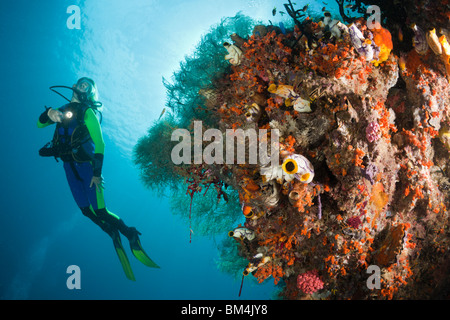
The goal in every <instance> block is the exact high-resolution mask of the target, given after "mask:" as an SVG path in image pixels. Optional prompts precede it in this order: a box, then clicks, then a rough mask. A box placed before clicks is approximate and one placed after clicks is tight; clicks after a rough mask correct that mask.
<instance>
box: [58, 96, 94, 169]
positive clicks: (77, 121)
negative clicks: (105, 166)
mask: <svg viewBox="0 0 450 320" xmlns="http://www.w3.org/2000/svg"><path fill="white" fill-rule="evenodd" d="M87 109H89V107H88V106H87V105H85V104H81V103H69V104H66V105H64V106H62V107H61V108H59V111H61V112H62V113H63V121H62V122H58V123H57V124H56V128H55V133H54V136H53V141H52V142H53V148H54V151H55V155H54V156H55V157H58V158H60V159H61V160H62V161H64V162H72V161H76V162H88V161H92V159H93V158H94V149H95V145H94V142H93V141H92V138H91V136H90V134H89V130H88V128H87V127H86V124H85V122H84V116H85V114H86V111H87Z"/></svg>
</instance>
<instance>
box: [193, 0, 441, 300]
mask: <svg viewBox="0 0 450 320" xmlns="http://www.w3.org/2000/svg"><path fill="white" fill-rule="evenodd" d="M340 2H342V3H340ZM357 2H358V4H361V3H364V1H357ZM400 2H402V1H400ZM289 3H290V1H289ZM338 3H339V4H340V5H342V6H343V5H345V1H338ZM394 3H395V6H397V5H399V4H398V1H394ZM408 3H410V4H411V6H412V8H407V9H402V11H401V12H402V14H403V15H404V16H405V17H407V18H408V19H405V20H404V21H403V22H402V24H401V25H400V24H399V23H400V22H399V21H398V20H397V19H395V18H393V15H392V14H390V15H388V19H387V21H388V22H389V21H391V20H393V19H394V20H393V22H391V24H389V23H387V24H386V25H383V26H381V25H378V26H377V27H376V28H375V29H370V28H368V27H367V23H366V20H364V19H363V18H360V19H353V20H352V21H351V23H350V21H347V22H346V21H345V19H343V20H344V21H342V22H341V21H336V20H334V21H335V22H333V21H332V20H327V18H329V17H328V16H327V15H325V19H322V20H320V21H312V20H311V19H305V20H304V21H302V22H298V21H295V26H294V27H293V28H291V29H288V30H286V29H284V28H278V27H275V26H272V25H271V26H265V25H258V26H256V27H255V28H254V31H253V34H252V35H250V36H248V37H247V36H245V35H239V34H234V35H233V37H232V39H233V40H234V41H233V43H227V45H225V46H224V48H223V56H224V57H225V56H226V58H227V60H230V59H233V60H232V62H233V63H230V65H231V66H230V68H231V69H230V71H229V72H228V73H227V74H225V75H223V76H221V77H219V78H216V79H214V81H212V82H211V84H209V85H207V86H205V87H204V88H202V92H201V94H200V95H201V97H202V99H203V101H204V108H205V112H207V113H208V114H209V115H210V116H211V117H213V118H214V119H217V121H216V122H215V123H214V126H215V127H216V128H218V129H220V130H221V132H226V130H227V129H278V130H279V133H280V140H279V147H280V162H279V163H278V165H272V167H270V166H269V167H268V166H267V165H266V166H263V165H262V164H247V163H244V164H237V163H236V162H235V163H234V164H232V163H231V164H230V163H227V164H209V165H207V164H202V165H201V166H199V165H194V164H192V165H191V166H190V169H188V170H187V171H188V172H190V173H191V174H192V175H193V176H195V175H196V176H198V177H200V178H198V179H197V180H196V179H195V178H191V180H189V181H188V182H193V181H196V184H195V185H196V186H198V185H199V184H202V183H203V182H201V181H204V182H205V183H208V184H209V185H214V186H215V188H216V190H217V191H218V198H219V199H220V197H221V196H222V197H223V194H224V190H225V189H226V188H227V187H228V188H232V189H234V190H236V191H237V192H238V193H239V200H240V203H241V209H242V213H243V214H244V215H245V219H246V220H245V221H246V222H245V224H244V225H242V226H236V227H240V228H244V229H245V230H246V231H245V232H250V233H251V234H252V237H242V236H241V237H235V238H234V239H235V240H236V241H237V242H238V244H239V254H240V256H241V257H244V258H246V259H247V260H248V266H247V267H246V268H245V270H243V271H244V274H247V275H248V276H254V277H256V278H257V279H258V280H259V281H260V282H262V281H265V280H267V279H269V278H273V280H274V282H275V283H276V284H277V283H280V285H281V284H282V286H283V290H282V291H281V293H280V295H281V297H282V298H284V299H325V298H326V299H400V298H402V299H417V298H419V299H423V298H449V296H450V289H449V288H450V281H449V280H450V278H449V276H448V274H449V271H450V269H449V266H450V255H449V240H450V239H449V229H448V227H449V213H448V207H449V206H450V203H449V202H450V193H449V190H450V181H449V178H448V177H449V174H450V166H449V149H450V140H449V139H450V134H449V128H450V95H449V89H450V87H449V79H450V74H449V71H450V69H449V67H448V65H449V63H450V61H449V55H450V50H448V49H449V47H448V38H447V29H446V28H447V27H448V17H449V10H448V1H435V2H431V1H408ZM425 3H427V4H425ZM291 5H292V4H291ZM380 5H381V4H380ZM386 6H387V4H384V3H383V4H382V5H381V8H382V9H383V10H385V8H386ZM402 8H403V7H402ZM438 8H444V9H445V10H446V12H447V13H446V16H445V15H444V16H442V14H441V13H439V14H438V18H436V19H434V20H433V17H434V15H433V12H437V10H438ZM386 10H387V9H386ZM390 10H391V9H389V10H387V13H389V12H390ZM429 11H430V12H429ZM414 14H417V15H416V16H415V15H414ZM411 17H417V18H416V20H413V18H411ZM431 21H433V24H434V25H431ZM406 23H408V24H410V25H409V26H407V27H405V24H406ZM412 23H415V24H414V25H411V24H412ZM403 29H405V30H406V29H407V31H405V32H404V33H403V32H402V33H401V34H402V36H401V37H400V36H399V35H398V34H399V31H400V30H403ZM433 29H434V30H433ZM338 31H339V32H338ZM403 41H405V42H406V41H410V43H414V46H411V45H405V44H403ZM230 46H233V47H235V48H233V50H231V49H230ZM230 55H231V56H230ZM212 127H213V126H211V128H212ZM191 129H192V128H191ZM206 129H207V127H205V128H204V130H206ZM207 145H208V143H206V142H204V147H206V146H207ZM300 156H301V157H300ZM247 162H249V161H247ZM205 175H207V178H205ZM191 185H192V184H191ZM191 189H192V188H191ZM228 231H229V230H224V232H228ZM240 232H243V231H240ZM241 234H244V233H241ZM369 266H375V267H376V268H378V270H379V271H380V281H379V287H378V286H376V287H375V288H373V287H370V286H368V282H367V279H368V278H369V276H370V274H368V268H369ZM369 287H370V288H369Z"/></svg>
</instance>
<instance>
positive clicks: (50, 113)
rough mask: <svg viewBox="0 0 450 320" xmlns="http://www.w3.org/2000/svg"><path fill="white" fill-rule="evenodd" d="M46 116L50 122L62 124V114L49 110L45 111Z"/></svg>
mask: <svg viewBox="0 0 450 320" xmlns="http://www.w3.org/2000/svg"><path fill="white" fill-rule="evenodd" d="M47 115H48V117H49V118H50V120H52V121H53V122H62V120H63V114H62V112H61V111H59V110H55V109H52V108H50V109H48V111H47Z"/></svg>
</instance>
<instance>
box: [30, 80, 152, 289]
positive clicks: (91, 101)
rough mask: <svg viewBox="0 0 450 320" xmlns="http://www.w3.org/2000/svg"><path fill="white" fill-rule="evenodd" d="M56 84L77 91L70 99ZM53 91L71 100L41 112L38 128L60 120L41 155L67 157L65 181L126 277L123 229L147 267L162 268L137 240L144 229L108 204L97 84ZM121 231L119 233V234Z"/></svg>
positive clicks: (128, 269) (81, 82)
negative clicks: (106, 239) (129, 223)
mask: <svg viewBox="0 0 450 320" xmlns="http://www.w3.org/2000/svg"><path fill="white" fill-rule="evenodd" d="M54 88H66V89H70V90H72V91H73V94H72V99H71V100H69V99H67V98H66V97H65V96H64V95H62V94H61V93H59V92H58V91H56V90H55V89H54ZM50 89H51V90H52V91H54V92H55V93H57V94H59V95H60V96H62V97H63V98H65V99H66V100H67V101H68V102H69V103H68V104H66V105H64V106H62V107H61V108H59V109H52V108H47V107H46V110H45V111H44V112H43V113H42V114H41V115H40V117H39V120H38V124H37V125H38V127H39V128H44V127H47V126H49V125H51V124H55V123H56V128H55V132H54V135H53V140H52V141H51V142H49V143H47V144H46V145H45V146H44V147H43V148H42V149H41V150H39V154H40V155H41V156H43V157H55V159H56V161H58V158H59V159H61V160H62V161H63V166H64V171H65V173H66V177H67V181H68V183H69V187H70V190H71V192H72V195H73V198H74V199H75V202H76V204H77V205H78V207H79V208H80V210H81V212H82V213H83V215H85V216H86V217H88V218H89V219H91V220H92V221H93V222H94V223H95V224H97V225H98V226H99V227H100V228H101V229H102V230H103V231H105V232H106V233H107V234H108V235H109V236H110V237H111V238H112V240H113V244H114V248H115V250H116V252H117V255H118V257H119V260H120V263H121V264H122V267H123V270H124V271H125V275H126V276H127V278H128V279H130V280H133V281H135V278H134V274H133V271H132V269H131V266H130V262H129V261H128V257H127V255H126V253H125V250H124V248H123V246H122V241H121V237H120V233H121V234H123V235H124V236H125V237H126V238H128V240H129V242H130V248H131V252H132V253H133V255H134V256H135V257H136V258H137V259H138V260H139V261H141V262H142V263H143V264H144V265H146V266H148V267H151V268H159V266H158V265H156V263H154V262H153V261H152V260H151V259H150V258H149V256H148V255H147V254H146V253H145V251H144V250H143V248H142V246H141V242H140V240H139V235H141V233H140V232H139V231H137V230H136V228H135V227H128V226H127V225H126V224H125V223H124V221H123V220H122V219H121V218H119V217H118V216H117V215H115V214H113V213H111V212H110V211H109V210H108V209H107V208H106V205H105V199H104V187H103V177H102V166H103V155H104V150H105V143H104V141H103V136H102V130H101V126H100V121H99V119H98V118H97V115H98V114H99V115H101V112H100V110H99V109H100V108H101V107H102V103H101V102H99V101H98V91H97V86H96V85H95V82H94V81H93V80H92V79H90V78H86V77H84V78H81V79H79V80H78V81H77V83H76V84H74V85H73V87H66V86H53V87H50ZM119 232H120V233H119Z"/></svg>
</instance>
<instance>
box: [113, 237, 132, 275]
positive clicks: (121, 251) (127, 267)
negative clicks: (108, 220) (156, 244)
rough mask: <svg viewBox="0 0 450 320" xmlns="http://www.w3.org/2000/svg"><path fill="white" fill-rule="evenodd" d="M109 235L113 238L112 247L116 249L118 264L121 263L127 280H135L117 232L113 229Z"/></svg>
mask: <svg viewBox="0 0 450 320" xmlns="http://www.w3.org/2000/svg"><path fill="white" fill-rule="evenodd" d="M111 237H112V239H113V244H114V249H116V252H117V256H118V257H119V261H120V264H121V265H122V268H123V271H124V272H125V275H126V276H127V278H128V279H129V280H131V281H136V278H135V277H134V274H133V270H132V269H131V265H130V261H129V260H128V257H127V254H126V253H125V249H124V248H123V245H122V240H121V239H120V234H119V232H118V231H115V232H114V233H113V235H112V236H111Z"/></svg>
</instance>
